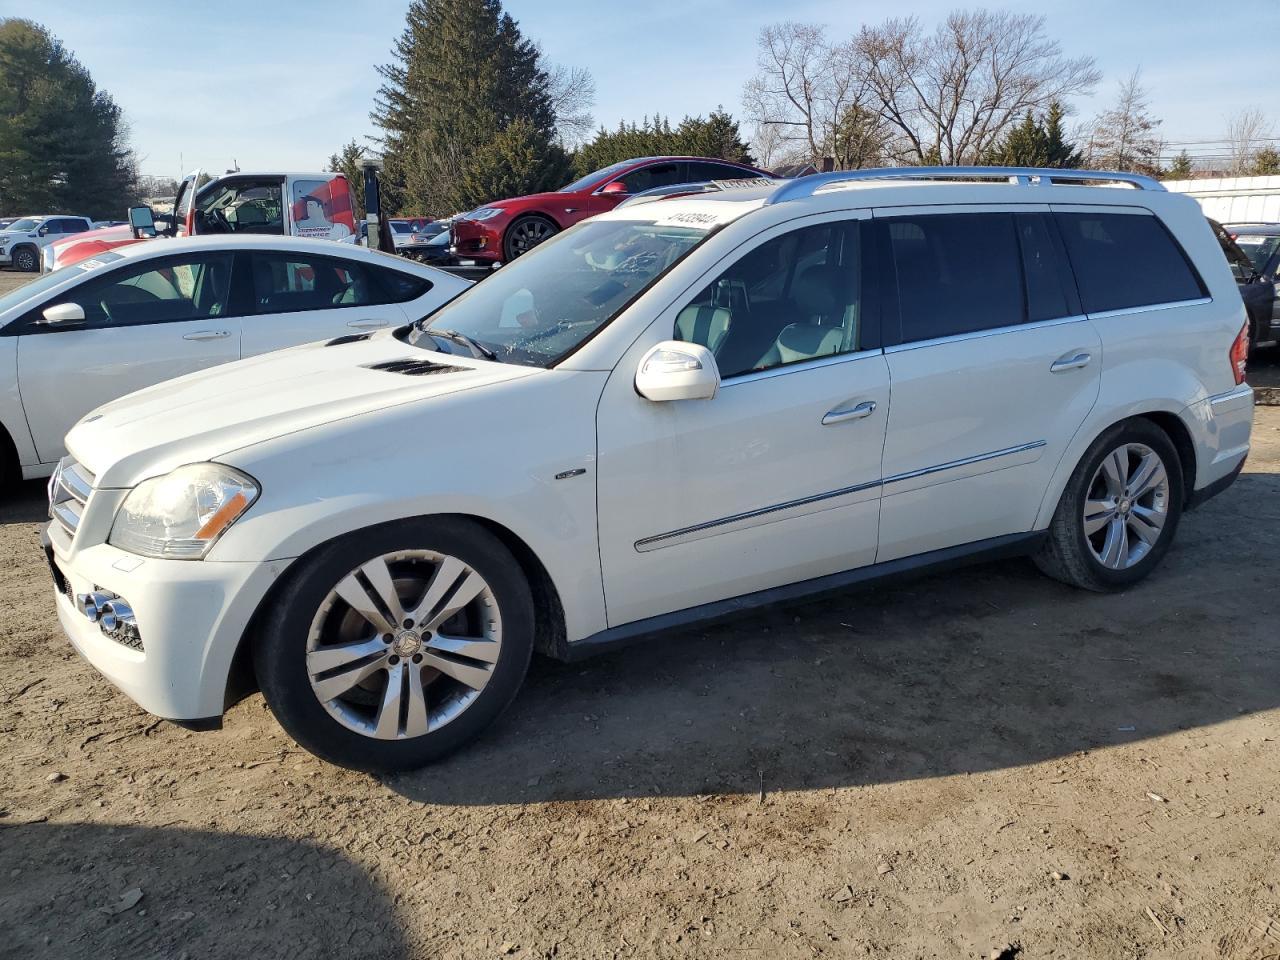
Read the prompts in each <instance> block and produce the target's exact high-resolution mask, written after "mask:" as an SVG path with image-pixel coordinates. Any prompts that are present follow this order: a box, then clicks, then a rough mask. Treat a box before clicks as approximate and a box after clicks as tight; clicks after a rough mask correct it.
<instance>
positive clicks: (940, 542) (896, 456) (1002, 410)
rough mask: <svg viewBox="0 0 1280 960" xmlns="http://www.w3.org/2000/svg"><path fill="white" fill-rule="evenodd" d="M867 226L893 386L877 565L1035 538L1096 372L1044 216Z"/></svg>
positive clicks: (967, 211) (1091, 341) (996, 212)
mask: <svg viewBox="0 0 1280 960" xmlns="http://www.w3.org/2000/svg"><path fill="white" fill-rule="evenodd" d="M874 223H875V233H876V238H877V243H878V244H880V245H881V249H882V250H884V251H885V261H886V266H887V269H886V270H885V273H884V280H885V285H886V292H887V296H886V300H885V307H886V313H885V317H886V320H885V337H886V342H887V344H888V345H887V346H886V349H885V355H886V358H887V360H888V364H889V374H890V377H891V378H892V382H893V409H892V411H891V412H890V415H889V425H888V433H887V435H886V437H885V446H884V498H883V501H882V503H881V509H880V549H879V552H878V555H877V560H878V561H881V562H883V561H886V560H894V559H897V558H900V557H906V556H912V555H916V554H921V553H927V552H929V551H931V550H937V549H942V548H945V547H951V546H956V545H960V544H966V543H973V542H977V541H980V540H987V539H990V538H993V537H999V536H1004V535H1007V534H1014V533H1022V532H1026V531H1029V530H1030V529H1031V528H1032V526H1033V525H1034V522H1035V517H1036V514H1037V512H1038V511H1039V508H1040V504H1041V501H1042V500H1043V497H1044V493H1045V490H1046V488H1047V487H1048V485H1049V480H1050V477H1051V476H1052V475H1053V473H1054V471H1055V470H1056V468H1057V466H1058V462H1059V460H1060V459H1061V457H1062V455H1063V452H1064V451H1065V449H1066V447H1067V445H1068V444H1069V443H1070V441H1071V439H1072V437H1073V436H1074V435H1075V432H1076V430H1077V429H1079V427H1080V424H1081V423H1082V422H1083V421H1084V418H1085V416H1086V415H1087V414H1088V412H1089V411H1090V410H1091V409H1092V407H1093V404H1094V402H1095V400H1096V399H1097V396H1098V388H1099V382H1100V378H1099V374H1100V371H1101V367H1102V346H1101V342H1100V340H1099V338H1098V334H1097V332H1096V330H1095V329H1094V327H1093V325H1092V324H1091V323H1090V322H1089V320H1087V319H1086V318H1085V317H1084V316H1083V315H1082V314H1081V312H1080V306H1079V303H1078V300H1077V297H1076V293H1075V290H1074V286H1073V284H1072V282H1071V279H1070V275H1069V273H1068V268H1067V266H1066V261H1065V256H1064V255H1063V254H1062V250H1061V241H1060V240H1059V239H1058V237H1057V234H1056V232H1055V229H1054V226H1053V224H1052V222H1051V220H1050V218H1049V215H1048V212H1047V208H1044V209H1043V210H1030V209H1028V208H1026V207H1020V208H1018V210H1017V211H1015V210H1011V209H1000V208H989V209H985V210H981V211H975V210H974V209H973V208H971V207H970V208H956V209H947V208H942V207H930V208H913V209H902V210H877V211H876V220H875V221H874ZM895 301H896V305H895ZM894 328H896V329H894ZM894 341H896V343H895V342H894Z"/></svg>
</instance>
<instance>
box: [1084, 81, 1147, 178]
mask: <svg viewBox="0 0 1280 960" xmlns="http://www.w3.org/2000/svg"><path fill="white" fill-rule="evenodd" d="M1158 126H1160V121H1159V120H1157V119H1156V118H1155V117H1153V116H1152V115H1151V113H1150V110H1149V108H1148V105H1147V91H1146V88H1144V87H1143V86H1142V74H1141V71H1140V70H1134V71H1133V73H1131V74H1129V77H1128V78H1127V79H1126V80H1124V81H1123V82H1122V83H1121V84H1120V95H1119V97H1117V99H1116V103H1115V106H1113V107H1112V108H1111V109H1110V110H1107V111H1105V112H1104V113H1102V114H1099V116H1098V117H1097V119H1096V120H1095V121H1094V127H1093V133H1092V134H1091V136H1090V138H1089V146H1088V148H1087V151H1086V152H1087V155H1088V158H1089V165H1090V166H1092V167H1095V168H1097V169H1102V170H1122V171H1128V172H1132V173H1144V174H1147V175H1148V176H1158V175H1159V173H1160V154H1161V152H1162V149H1163V147H1164V142H1163V141H1162V140H1161V139H1160V136H1159V134H1158V133H1157V132H1156V128H1157V127H1158Z"/></svg>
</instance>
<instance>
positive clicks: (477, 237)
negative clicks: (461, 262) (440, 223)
mask: <svg viewBox="0 0 1280 960" xmlns="http://www.w3.org/2000/svg"><path fill="white" fill-rule="evenodd" d="M506 225H507V218H506V216H500V217H494V218H493V219H492V220H480V221H477V220H455V221H454V222H453V225H452V227H451V228H450V231H451V233H450V242H449V252H450V253H452V254H453V255H454V256H455V257H465V258H470V259H474V260H486V261H493V262H497V261H499V260H501V259H502V232H503V230H505V229H506Z"/></svg>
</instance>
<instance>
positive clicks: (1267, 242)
mask: <svg viewBox="0 0 1280 960" xmlns="http://www.w3.org/2000/svg"><path fill="white" fill-rule="evenodd" d="M1236 243H1237V244H1238V245H1239V247H1240V249H1241V250H1243V251H1244V254H1245V256H1247V257H1248V258H1249V260H1250V262H1251V263H1252V264H1253V269H1254V271H1255V272H1256V273H1262V272H1263V271H1264V270H1266V269H1267V264H1268V263H1270V262H1271V258H1272V257H1274V256H1275V254H1276V251H1277V250H1280V237H1249V236H1239V237H1236Z"/></svg>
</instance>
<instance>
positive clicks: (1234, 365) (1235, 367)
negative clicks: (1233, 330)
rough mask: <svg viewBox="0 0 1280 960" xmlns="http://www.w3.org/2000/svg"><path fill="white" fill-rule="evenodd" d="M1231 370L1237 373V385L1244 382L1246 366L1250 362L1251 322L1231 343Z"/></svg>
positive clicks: (1241, 329)
mask: <svg viewBox="0 0 1280 960" xmlns="http://www.w3.org/2000/svg"><path fill="white" fill-rule="evenodd" d="M1230 357H1231V372H1232V373H1233V374H1234V375H1235V378H1236V386H1239V385H1240V384H1242V383H1244V372H1245V367H1246V366H1247V365H1248V363H1249V324H1248V323H1245V325H1244V326H1243V327H1241V328H1240V333H1239V334H1237V335H1236V341H1235V343H1233V344H1231V353H1230Z"/></svg>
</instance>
